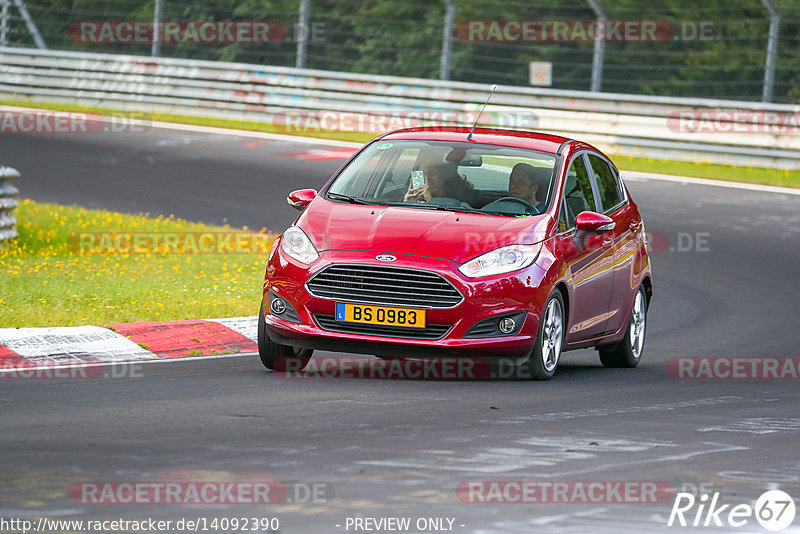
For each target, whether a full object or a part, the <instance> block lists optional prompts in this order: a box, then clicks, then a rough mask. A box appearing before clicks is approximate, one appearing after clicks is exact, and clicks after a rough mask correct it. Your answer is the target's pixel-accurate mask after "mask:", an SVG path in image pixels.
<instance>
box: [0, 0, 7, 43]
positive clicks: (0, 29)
mask: <svg viewBox="0 0 800 534" xmlns="http://www.w3.org/2000/svg"><path fill="white" fill-rule="evenodd" d="M8 1H9V0H0V46H8Z"/></svg>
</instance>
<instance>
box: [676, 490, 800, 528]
mask: <svg viewBox="0 0 800 534" xmlns="http://www.w3.org/2000/svg"><path fill="white" fill-rule="evenodd" d="M695 507H696V510H695ZM795 512H796V508H795V503H794V500H793V499H792V498H791V497H790V496H789V494H788V493H786V492H785V491H781V490H770V491H765V492H764V493H762V494H761V496H760V497H759V498H758V500H757V501H756V504H755V506H751V505H749V504H736V505H731V504H721V503H720V502H719V492H718V491H717V492H714V494H713V495H711V496H709V494H708V493H703V494H701V495H700V496H699V497H695V496H694V495H693V494H691V493H685V492H680V493H677V494H676V495H675V503H674V504H673V505H672V512H671V513H670V514H669V521H667V526H669V527H672V526H681V527H686V526H692V527H700V526H702V527H733V528H740V527H743V526H745V525H748V524H750V525H752V520H753V519H755V520H756V521H757V522H758V524H760V525H761V526H762V527H764V528H765V529H767V530H772V531H778V530H783V529H785V528H786V527H788V526H789V525H791V524H792V521H794V516H795Z"/></svg>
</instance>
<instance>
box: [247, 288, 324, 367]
mask: <svg viewBox="0 0 800 534" xmlns="http://www.w3.org/2000/svg"><path fill="white" fill-rule="evenodd" d="M313 352H314V351H313V350H312V349H301V348H298V347H290V346H288V345H281V344H280V343H275V342H274V341H272V340H271V339H270V338H269V334H267V322H266V321H265V320H264V302H263V301H262V302H261V308H260V309H259V310H258V355H259V357H260V358H261V363H262V364H264V367H266V368H267V369H269V370H270V371H286V370H289V369H291V370H293V371H302V370H303V369H305V367H306V365H308V361H309V360H310V359H311V355H312V353H313Z"/></svg>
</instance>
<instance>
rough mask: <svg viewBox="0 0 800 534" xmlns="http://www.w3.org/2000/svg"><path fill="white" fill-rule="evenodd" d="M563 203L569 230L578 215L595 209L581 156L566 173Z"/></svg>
mask: <svg viewBox="0 0 800 534" xmlns="http://www.w3.org/2000/svg"><path fill="white" fill-rule="evenodd" d="M564 203H565V205H566V208H567V209H566V211H567V213H566V215H567V226H568V227H569V228H572V227H573V226H575V217H577V216H578V214H579V213H581V212H582V211H594V209H595V202H594V194H593V193H592V183H591V181H590V180H589V171H588V170H587V169H586V164H585V163H584V162H583V157H582V156H578V157H576V158H575V159H574V160H573V161H572V164H571V165H570V166H569V170H568V171H567V180H566V184H565V186H564Z"/></svg>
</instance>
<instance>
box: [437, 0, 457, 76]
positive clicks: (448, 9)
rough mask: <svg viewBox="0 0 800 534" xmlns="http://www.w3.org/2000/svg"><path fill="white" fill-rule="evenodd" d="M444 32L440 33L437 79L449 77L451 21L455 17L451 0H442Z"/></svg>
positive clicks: (451, 48)
mask: <svg viewBox="0 0 800 534" xmlns="http://www.w3.org/2000/svg"><path fill="white" fill-rule="evenodd" d="M444 4H445V8H444V34H443V35H442V59H441V63H440V65H439V79H440V80H449V79H450V57H451V56H452V54H453V23H454V21H455V18H456V5H455V2H454V1H453V0H444Z"/></svg>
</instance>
